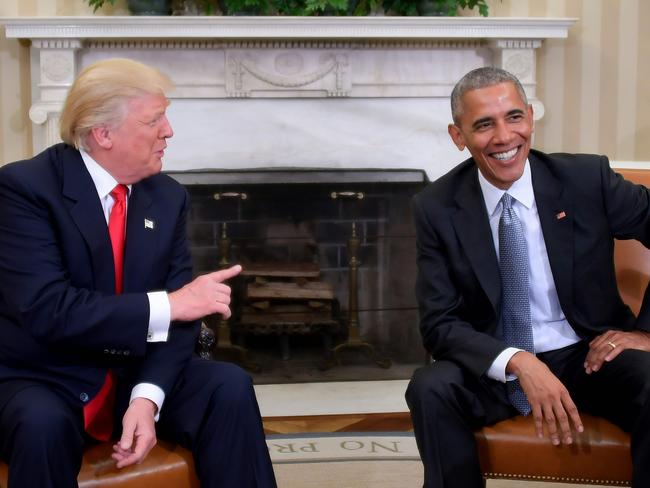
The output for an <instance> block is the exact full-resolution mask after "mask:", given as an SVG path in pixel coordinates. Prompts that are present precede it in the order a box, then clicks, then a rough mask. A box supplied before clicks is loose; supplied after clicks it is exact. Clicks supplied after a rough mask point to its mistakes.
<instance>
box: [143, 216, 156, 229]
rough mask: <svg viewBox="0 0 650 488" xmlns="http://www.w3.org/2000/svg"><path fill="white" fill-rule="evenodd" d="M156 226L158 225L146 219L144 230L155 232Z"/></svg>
mask: <svg viewBox="0 0 650 488" xmlns="http://www.w3.org/2000/svg"><path fill="white" fill-rule="evenodd" d="M155 226H156V223H155V222H154V221H153V220H150V219H144V228H145V229H151V230H153V229H154V227H155Z"/></svg>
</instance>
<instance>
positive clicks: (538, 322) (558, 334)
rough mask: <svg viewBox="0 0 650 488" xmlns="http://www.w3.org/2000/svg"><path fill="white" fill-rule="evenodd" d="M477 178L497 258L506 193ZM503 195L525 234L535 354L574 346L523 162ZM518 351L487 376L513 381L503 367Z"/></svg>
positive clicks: (503, 354)
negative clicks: (510, 200)
mask: <svg viewBox="0 0 650 488" xmlns="http://www.w3.org/2000/svg"><path fill="white" fill-rule="evenodd" d="M478 179H479V184H480V186H481V191H482V192H483V199H484V200H485V207H486V208H487V212H488V216H489V218H490V228H491V229H492V239H493V241H494V249H495V250H496V254H497V257H498V256H499V219H500V218H501V210H502V209H501V207H502V205H501V197H502V196H503V194H504V193H505V192H506V190H501V189H499V188H497V187H496V186H494V185H492V184H491V183H490V182H489V181H487V180H486V179H485V177H484V176H483V175H482V174H481V172H480V171H479V172H478ZM507 192H508V193H509V194H510V195H511V196H512V197H513V204H512V207H513V209H514V211H515V212H516V214H517V216H518V217H519V220H520V221H521V225H522V228H523V231H524V234H525V235H526V244H527V247H528V273H529V283H528V293H529V296H530V315H531V321H532V326H533V343H534V345H535V353H540V352H546V351H552V350H555V349H560V348H562V347H566V346H569V345H571V344H575V343H576V342H578V341H579V340H580V338H579V337H578V335H577V334H576V333H575V331H574V330H573V328H572V327H571V326H570V325H569V322H567V320H566V317H565V316H564V312H562V308H561V307H560V300H559V299H558V296H557V290H556V289H555V282H554V281H553V274H552V273H551V265H550V263H549V260H548V253H547V252H546V243H545V242H544V234H542V227H541V224H540V222H539V214H538V213H537V204H536V203H535V194H534V192H533V182H532V179H531V174H530V164H529V162H528V161H526V164H525V166H524V172H523V174H522V175H521V178H519V179H518V180H517V181H515V182H514V183H513V184H512V186H511V187H510V188H508V190H507ZM520 350H521V349H516V348H513V347H509V348H507V349H505V350H504V351H503V352H501V354H499V355H498V356H497V358H496V359H495V360H494V362H493V363H492V365H491V366H490V368H489V369H488V371H487V375H488V377H490V378H492V379H495V380H498V381H502V382H505V381H506V379H508V380H509V379H514V378H515V376H514V375H508V377H507V378H506V365H507V364H508V361H510V358H511V357H512V356H513V355H514V354H515V353H517V352H519V351H520Z"/></svg>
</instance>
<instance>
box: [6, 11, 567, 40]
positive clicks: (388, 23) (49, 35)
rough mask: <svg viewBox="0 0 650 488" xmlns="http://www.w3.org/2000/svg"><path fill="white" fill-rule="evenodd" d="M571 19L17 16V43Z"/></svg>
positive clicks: (535, 26) (554, 27)
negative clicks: (21, 41) (22, 41)
mask: <svg viewBox="0 0 650 488" xmlns="http://www.w3.org/2000/svg"><path fill="white" fill-rule="evenodd" d="M575 21H576V19H572V18H543V17H527V18H516V17H506V18H498V17H495V18H490V17H382V16H375V17H227V16H225V17H224V16H214V17H202V16H201V17H140V16H125V17H120V16H115V17H99V16H97V17H19V18H9V19H0V22H2V23H4V24H5V25H6V31H7V37H9V38H22V39H71V38H73V39H115V38H120V39H127V38H128V39H263V40H266V39H343V40H349V39H537V40H542V39H551V38H565V37H566V36H567V31H568V29H569V28H570V27H571V26H572V25H573V24H574V23H575Z"/></svg>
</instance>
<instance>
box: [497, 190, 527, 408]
mask: <svg viewBox="0 0 650 488" xmlns="http://www.w3.org/2000/svg"><path fill="white" fill-rule="evenodd" d="M501 205H502V206H503V211H502V212H501V219H500V220H499V269H500V271H501V324H502V326H503V339H504V341H505V342H506V344H508V346H511V347H516V348H519V349H524V350H526V351H529V352H534V344H533V328H532V323H531V319H530V298H529V295H528V281H529V272H528V248H527V246H526V236H525V235H524V231H523V228H522V227H521V222H520V221H519V217H517V214H516V213H515V211H514V209H513V208H512V196H510V195H509V194H508V193H504V194H503V197H501ZM507 390H508V398H509V400H510V403H512V405H513V406H514V407H515V408H516V409H517V410H519V412H520V413H522V414H523V415H528V414H529V413H530V404H529V403H528V400H527V399H526V395H525V394H524V391H523V390H522V389H521V385H520V384H519V380H518V379H517V380H512V381H508V382H507Z"/></svg>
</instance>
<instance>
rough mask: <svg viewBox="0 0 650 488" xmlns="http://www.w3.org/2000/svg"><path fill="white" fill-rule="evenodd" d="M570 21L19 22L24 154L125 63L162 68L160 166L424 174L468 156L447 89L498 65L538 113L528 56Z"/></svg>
mask: <svg viewBox="0 0 650 488" xmlns="http://www.w3.org/2000/svg"><path fill="white" fill-rule="evenodd" d="M575 21H576V19H567V18H482V17H380V16H377V17H220V16H215V17H100V16H96V17H38V18H37V17H31V18H29V17H20V18H0V24H4V26H5V29H6V35H7V37H8V38H19V39H28V40H30V41H31V66H32V105H31V109H30V118H31V120H32V122H33V123H34V130H33V146H34V151H35V152H36V151H39V150H41V149H42V148H44V147H46V146H48V145H50V144H52V143H54V142H56V141H57V140H58V119H59V113H60V110H61V106H62V103H63V100H64V99H65V96H66V93H67V91H68V89H69V87H70V85H71V83H72V81H73V80H74V77H75V76H76V74H77V73H78V71H79V70H80V69H82V68H83V67H84V66H86V65H88V64H90V63H92V62H94V61H97V60H99V59H105V58H108V57H115V56H121V57H130V58H133V59H137V60H141V61H144V62H147V63H149V64H152V65H154V66H156V67H158V68H159V69H161V70H162V71H164V72H166V73H167V74H168V75H169V76H170V77H171V78H172V80H173V81H174V83H175V85H176V89H175V90H174V92H173V93H171V94H170V98H171V99H172V101H173V103H172V105H171V106H170V111H169V114H170V120H171V122H172V125H173V126H174V129H175V137H174V139H173V140H172V141H171V143H170V147H169V151H168V153H167V156H166V160H165V167H166V169H169V170H176V171H183V170H197V169H209V168H220V169H228V170H240V169H253V168H279V167H281V168H308V169H315V168H328V169H341V168H343V169H351V168H355V169H422V170H425V171H426V172H427V174H428V175H429V177H431V178H433V177H436V176H439V175H440V174H442V173H444V172H445V171H446V170H447V169H448V168H450V167H451V166H453V165H454V164H455V163H456V162H458V161H460V160H462V159H464V158H465V157H466V155H465V154H463V153H459V152H458V151H457V150H456V148H455V147H454V146H453V145H452V144H451V141H450V140H449V137H448V135H447V123H448V121H449V120H450V113H449V108H448V105H449V93H450V92H451V88H452V87H453V85H454V84H455V82H456V81H457V80H458V79H459V78H460V77H461V76H462V75H463V74H464V73H465V72H467V71H468V70H470V69H472V68H475V67H478V66H484V65H494V66H500V67H503V68H505V69H507V70H509V71H511V72H513V73H514V74H516V75H517V76H518V77H519V79H520V80H521V81H522V84H523V85H524V88H525V89H526V92H527V94H528V97H529V99H530V101H531V103H532V104H533V107H534V111H535V117H536V118H537V119H539V118H541V117H542V116H543V114H544V106H543V103H542V101H540V100H538V99H537V97H536V83H537V80H536V76H537V75H536V66H535V65H536V59H535V58H536V50H537V49H538V48H540V47H541V45H542V42H543V41H544V40H545V39H554V38H566V37H567V33H568V29H569V28H570V27H571V25H573V24H574V23H575Z"/></svg>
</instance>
